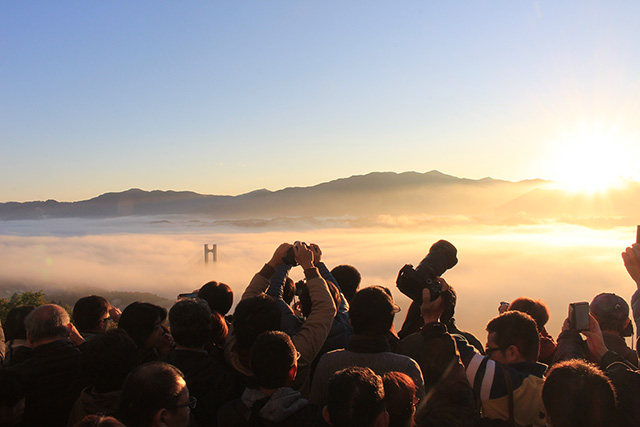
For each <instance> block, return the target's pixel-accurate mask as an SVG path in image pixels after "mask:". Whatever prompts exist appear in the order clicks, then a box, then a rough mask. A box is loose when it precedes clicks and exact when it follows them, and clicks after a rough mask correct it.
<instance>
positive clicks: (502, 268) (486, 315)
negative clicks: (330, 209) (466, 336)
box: [0, 217, 635, 340]
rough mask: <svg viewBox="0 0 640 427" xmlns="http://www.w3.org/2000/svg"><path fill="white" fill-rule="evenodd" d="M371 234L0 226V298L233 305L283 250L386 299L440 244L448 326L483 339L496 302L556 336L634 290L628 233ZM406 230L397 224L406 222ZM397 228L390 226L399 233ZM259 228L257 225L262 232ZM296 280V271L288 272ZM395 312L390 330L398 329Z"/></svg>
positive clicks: (125, 221)
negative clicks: (586, 312) (454, 261)
mask: <svg viewBox="0 0 640 427" xmlns="http://www.w3.org/2000/svg"><path fill="white" fill-rule="evenodd" d="M380 222H381V224H380V226H373V227H359V228H353V227H333V228H317V223H313V222H306V223H304V222H303V223H296V224H295V225H294V224H293V223H291V224H282V223H281V224H280V226H276V227H269V226H268V224H267V223H264V222H261V221H256V222H254V223H244V224H240V225H239V224H230V223H220V222H218V223H213V222H203V221H200V220H193V219H186V218H168V219H166V218H165V219H158V218H144V217H125V218H116V219H103V220H98V219H96V220H85V219H82V220H80V219H55V220H35V221H3V222H1V223H0V227H1V229H0V256H2V268H1V269H0V291H3V292H4V294H3V295H0V296H7V295H10V293H11V292H13V291H15V290H16V289H22V290H25V289H29V290H38V289H44V290H45V291H49V290H56V289H58V290H70V289H81V288H84V287H87V288H90V289H91V290H93V291H95V292H99V291H100V290H124V291H140V292H153V293H155V294H158V295H160V296H163V297H166V298H171V299H175V297H176V295H177V294H178V293H181V292H189V291H191V290H193V289H196V288H199V287H200V286H201V285H202V284H203V283H205V282H207V281H209V280H218V281H222V282H225V283H227V284H229V285H230V286H231V287H232V288H233V289H234V291H235V296H236V302H237V299H238V298H239V296H240V294H241V293H242V290H243V289H244V287H245V286H246V285H247V284H248V283H249V281H250V279H251V277H252V276H253V274H255V273H256V272H257V271H258V270H260V268H261V267H262V265H263V264H264V263H265V262H267V261H268V260H269V259H270V257H271V255H272V253H273V251H274V249H275V248H276V247H277V246H278V245H279V244H280V243H282V242H293V241H296V240H300V241H306V242H315V243H317V244H319V245H320V247H321V248H322V250H323V261H325V263H326V264H327V265H328V266H329V268H332V267H333V266H335V265H338V264H352V265H354V266H356V267H357V268H358V270H360V272H361V274H362V277H363V280H362V285H363V286H369V285H384V286H387V287H389V288H391V289H392V291H393V294H394V297H395V299H396V301H397V302H398V304H399V305H400V306H401V307H403V309H405V310H406V308H408V305H409V300H408V298H407V297H405V296H404V295H402V294H401V293H400V292H399V291H398V290H397V289H396V288H395V279H396V276H397V272H398V270H399V269H400V268H401V267H402V266H403V265H404V264H406V263H411V264H414V265H417V264H418V263H419V262H420V260H421V259H422V258H423V257H424V256H425V255H426V254H427V252H428V250H429V247H430V246H431V244H433V243H434V242H435V241H437V240H439V239H446V240H449V241H450V242H451V243H453V244H454V245H455V246H456V247H457V248H458V258H459V263H458V265H457V266H455V267H454V268H453V269H451V270H449V271H447V272H446V273H445V274H444V275H443V276H444V278H445V279H446V280H447V281H448V282H449V283H450V284H451V285H452V286H454V287H455V288H456V290H457V292H458V306H457V310H456V319H457V321H458V324H459V326H460V327H461V328H463V329H467V330H469V331H471V332H473V333H474V334H476V335H477V336H478V337H479V338H480V339H481V340H484V338H485V336H486V332H484V327H485V325H486V323H487V322H488V321H489V320H490V319H491V318H492V317H494V316H495V315H496V314H497V307H498V304H499V302H500V301H502V300H506V301H511V300H513V299H515V298H517V297H519V296H522V295H527V296H530V297H533V298H542V299H544V300H545V301H546V302H547V304H548V305H549V307H550V309H551V320H550V322H549V325H548V329H549V331H550V332H551V333H552V335H554V336H557V334H558V333H559V332H560V328H561V325H562V322H563V320H564V318H565V317H566V312H567V306H568V304H569V303H570V302H574V301H590V300H591V299H592V298H593V297H594V296H595V295H596V294H598V293H600V292H614V293H616V294H619V295H621V296H623V297H624V298H625V299H627V300H629V299H630V297H631V294H632V292H633V291H634V290H635V285H634V283H633V281H631V279H630V278H629V277H628V275H627V273H626V271H625V269H624V266H623V264H622V261H621V258H620V253H621V251H622V250H624V248H625V247H626V246H627V245H629V244H630V243H631V242H632V241H633V239H634V238H635V230H630V229H628V227H619V228H612V229H599V230H594V229H590V228H587V227H581V226H575V225H566V224H555V223H550V224H549V225H539V224H537V225H531V226H517V227H513V226H477V225H473V226H472V225H465V224H464V222H460V223H458V224H455V225H450V224H447V225H443V226H442V227H438V228H435V227H428V228H424V227H423V228H419V229H417V230H414V229H412V227H411V226H410V224H409V226H406V225H407V224H403V220H397V221H395V223H396V225H395V226H390V225H389V224H390V223H391V224H393V223H394V219H392V218H387V217H385V218H381V220H380ZM404 222H406V221H404ZM398 223H399V224H401V225H397V224H398ZM265 224H267V225H265ZM214 243H215V244H216V245H217V247H218V262H216V263H209V264H208V265H205V264H204V251H203V247H204V244H209V245H211V244H214ZM291 275H292V278H294V280H297V279H300V278H302V276H303V274H302V271H301V270H300V268H297V269H294V270H293V271H292V274H291ZM403 318H404V317H403V313H402V312H401V313H400V314H399V315H398V317H397V319H396V326H397V327H399V326H400V324H401V321H402V319H403Z"/></svg>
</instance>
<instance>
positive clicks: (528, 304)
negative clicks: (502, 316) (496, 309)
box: [507, 297, 549, 332]
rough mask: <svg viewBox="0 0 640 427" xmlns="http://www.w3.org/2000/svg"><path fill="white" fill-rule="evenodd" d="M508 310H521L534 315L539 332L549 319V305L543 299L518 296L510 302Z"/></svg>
mask: <svg viewBox="0 0 640 427" xmlns="http://www.w3.org/2000/svg"><path fill="white" fill-rule="evenodd" d="M507 310H509V311H520V312H522V313H527V314H528V315H529V316H531V317H533V320H535V322H536V327H537V328H538V332H539V331H541V330H542V328H544V325H546V324H547V322H548V321H549V307H547V304H546V303H545V302H544V301H542V300H541V299H536V300H534V299H531V298H529V297H520V298H516V299H514V300H513V301H512V302H511V304H509V308H508V309H507Z"/></svg>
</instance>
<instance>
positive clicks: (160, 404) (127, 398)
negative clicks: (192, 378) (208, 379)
mask: <svg viewBox="0 0 640 427" xmlns="http://www.w3.org/2000/svg"><path fill="white" fill-rule="evenodd" d="M196 403H197V401H196V399H195V398H193V397H191V396H190V395H189V389H188V388H187V383H186V382H185V380H184V378H183V375H182V372H180V370H179V369H178V368H176V367H175V366H172V365H169V364H168V363H162V362H150V363H146V364H144V365H142V366H139V367H138V368H136V369H135V370H134V371H133V372H131V373H130V374H129V375H128V376H127V379H126V380H125V382H124V385H123V387H122V395H121V399H120V416H121V418H120V419H121V421H122V422H123V423H124V424H125V425H126V426H127V427H164V426H166V427H186V426H187V425H188V424H189V418H190V413H191V408H192V407H195V406H196Z"/></svg>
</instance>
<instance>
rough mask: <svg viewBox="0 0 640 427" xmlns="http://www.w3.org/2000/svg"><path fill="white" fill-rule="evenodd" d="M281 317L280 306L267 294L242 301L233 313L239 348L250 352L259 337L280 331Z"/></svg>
mask: <svg viewBox="0 0 640 427" xmlns="http://www.w3.org/2000/svg"><path fill="white" fill-rule="evenodd" d="M281 317H282V315H281V314H280V309H279V308H278V304H277V303H276V302H275V301H274V300H273V298H271V297H270V296H268V295H266V294H260V295H257V296H255V297H251V298H247V299H245V300H242V301H240V303H238V306H237V307H236V311H235V312H234V313H233V335H234V336H235V337H236V342H237V344H238V348H239V349H246V350H249V349H250V348H251V345H252V344H253V342H254V341H255V339H256V338H257V337H258V335H260V334H261V333H263V332H264V331H277V330H279V329H280V319H281Z"/></svg>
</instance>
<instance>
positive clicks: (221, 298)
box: [197, 281, 233, 322]
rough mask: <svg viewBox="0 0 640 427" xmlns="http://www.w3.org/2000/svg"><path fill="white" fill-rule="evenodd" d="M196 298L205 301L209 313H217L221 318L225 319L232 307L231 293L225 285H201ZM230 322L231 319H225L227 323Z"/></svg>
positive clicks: (212, 282)
mask: <svg viewBox="0 0 640 427" xmlns="http://www.w3.org/2000/svg"><path fill="white" fill-rule="evenodd" d="M197 297H198V298H200V299H203V300H205V301H206V302H207V304H209V308H210V309H211V311H217V312H218V313H220V315H222V317H225V316H226V315H227V313H228V312H229V310H231V306H233V291H232V290H231V288H230V287H229V285H227V284H226V283H221V282H216V281H211V282H207V283H205V284H204V285H202V287H201V288H200V290H199V291H198V295H197ZM230 317H231V316H230ZM232 320H233V318H229V319H227V321H228V322H231V321H232Z"/></svg>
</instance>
